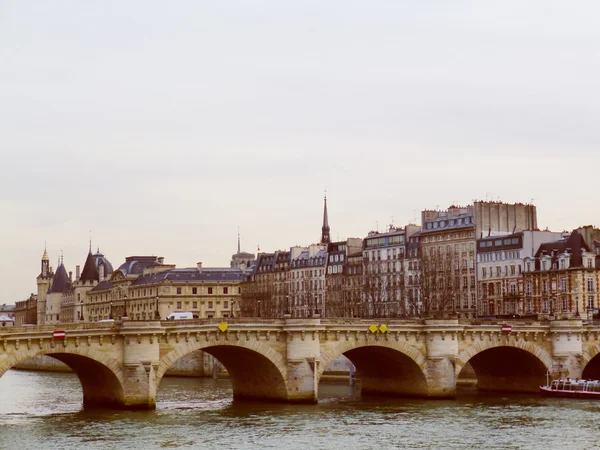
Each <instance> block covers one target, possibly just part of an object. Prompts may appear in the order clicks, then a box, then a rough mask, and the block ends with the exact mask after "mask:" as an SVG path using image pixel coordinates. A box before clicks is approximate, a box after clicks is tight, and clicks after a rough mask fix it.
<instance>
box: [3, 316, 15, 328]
mask: <svg viewBox="0 0 600 450" xmlns="http://www.w3.org/2000/svg"><path fill="white" fill-rule="evenodd" d="M14 326H15V319H14V318H12V317H10V316H7V315H2V314H0V327H14Z"/></svg>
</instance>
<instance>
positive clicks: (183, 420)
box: [0, 371, 600, 450]
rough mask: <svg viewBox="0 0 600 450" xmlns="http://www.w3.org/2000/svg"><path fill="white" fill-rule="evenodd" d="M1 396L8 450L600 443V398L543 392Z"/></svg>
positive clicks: (64, 389) (54, 379) (196, 386)
mask: <svg viewBox="0 0 600 450" xmlns="http://www.w3.org/2000/svg"><path fill="white" fill-rule="evenodd" d="M0 399H1V401H0V447H1V448H11V449H30V448H31V449H39V448H44V449H52V448H56V449H80V448H86V449H111V450H116V449H142V448H143V449H155V448H156V449H161V448H162V449H164V448H207V449H231V448H247V449H265V448H267V449H268V448H277V449H298V448H311V449H321V448H330V449H344V450H349V449H356V448H360V449H378V450H380V449H388V448H427V449H439V448H455V449H464V448H496V449H505V448H515V449H516V448H538V449H544V450H547V449H554V448H567V447H568V448H570V449H576V448H582V449H583V448H598V447H600V438H598V437H597V433H596V429H597V427H596V423H597V417H598V413H599V412H600V403H596V402H594V401H588V400H573V399H552V398H543V397H540V396H537V395H518V396H514V395H489V396H478V395H476V394H468V395H464V396H461V397H459V399H458V400H456V401H451V400H444V401H436V400H430V401H426V400H416V399H406V400H402V399H382V398H373V399H361V398H360V397H359V396H357V392H356V391H354V390H353V389H352V388H351V387H349V386H346V385H334V384H324V383H323V384H321V386H320V402H319V404H318V405H285V404H270V403H256V402H255V403H246V402H233V401H232V392H231V384H230V382H229V380H212V379H197V378H196V379H193V378H164V379H163V381H162V384H161V386H160V388H159V391H158V402H157V410H156V411H135V412H122V411H83V410H82V408H81V399H82V393H81V387H80V385H79V381H78V379H77V377H76V376H75V375H72V374H52V373H38V372H20V371H9V372H7V373H6V374H5V375H4V376H3V377H2V378H1V379H0Z"/></svg>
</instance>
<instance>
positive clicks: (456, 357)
mask: <svg viewBox="0 0 600 450" xmlns="http://www.w3.org/2000/svg"><path fill="white" fill-rule="evenodd" d="M507 325H511V327H512V329H511V331H510V332H506V330H505V332H503V331H502V324H501V323H492V322H487V323H485V322H476V321H462V320H461V321H459V320H422V321H380V322H375V323H374V322H367V321H363V320H321V319H319V318H312V319H282V320H272V321H261V320H260V319H227V323H218V322H214V321H211V320H180V321H123V322H119V321H117V322H114V323H83V324H65V325H57V326H50V325H45V326H37V327H23V328H6V329H0V376H2V375H3V374H4V373H5V372H6V371H7V370H9V369H10V368H11V367H14V366H15V365H17V364H19V363H20V362H22V361H24V360H27V359H29V358H31V357H34V356H38V355H50V356H52V357H54V358H56V359H58V360H60V361H62V362H64V363H66V364H67V365H69V366H70V367H71V368H72V369H73V370H74V371H75V372H76V373H77V375H78V376H79V380H80V382H81V385H82V390H83V404H84V407H111V408H128V409H152V408H155V406H156V391H157V388H158V386H159V384H160V381H161V379H162V377H163V376H164V374H165V372H166V371H167V369H169V368H170V367H171V366H172V365H173V364H174V363H175V361H177V360H178V359H179V358H181V357H183V356H185V355H187V354H188V353H190V352H193V351H196V350H203V351H205V352H207V353H209V354H211V355H213V356H214V357H215V358H217V359H218V360H219V361H220V362H221V363H222V364H223V365H224V366H225V367H226V369H227V370H228V372H229V374H230V376H231V380H232V386H233V395H234V398H236V399H244V398H247V399H248V398H249V399H261V400H271V401H280V402H290V403H314V402H316V401H317V393H318V386H319V380H320V378H321V376H322V374H323V371H324V369H325V368H326V367H327V365H328V364H329V363H330V362H331V361H333V360H334V359H335V358H337V357H339V356H340V355H345V356H347V357H348V358H349V359H350V360H351V361H352V362H353V363H354V365H355V366H356V369H357V374H358V377H359V379H360V380H361V383H362V393H363V394H374V395H389V396H393V395H394V396H418V397H430V398H452V397H454V396H455V395H456V380H457V378H458V376H459V374H460V373H461V370H462V369H463V368H464V367H465V365H467V363H469V366H470V367H472V370H474V372H475V375H476V377H477V380H478V385H479V388H481V389H492V390H503V391H536V390H537V386H538V385H539V384H543V383H544V382H545V380H546V373H547V372H549V374H550V376H551V377H558V376H570V377H579V378H581V377H583V378H596V379H600V358H596V356H597V354H598V353H599V352H600V346H599V334H600V325H598V324H593V323H583V322H582V321H581V320H570V321H546V322H525V321H512V322H508V323H507ZM57 330H62V331H64V336H65V337H64V338H59V337H56V336H55V333H54V332H55V331H57ZM469 370H471V369H469Z"/></svg>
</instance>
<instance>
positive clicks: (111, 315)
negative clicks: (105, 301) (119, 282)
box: [108, 300, 113, 319]
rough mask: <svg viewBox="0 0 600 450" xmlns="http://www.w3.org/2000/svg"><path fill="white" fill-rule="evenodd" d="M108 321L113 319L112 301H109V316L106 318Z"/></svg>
mask: <svg viewBox="0 0 600 450" xmlns="http://www.w3.org/2000/svg"><path fill="white" fill-rule="evenodd" d="M108 318H109V319H112V318H113V314H112V300H111V301H110V314H109V316H108Z"/></svg>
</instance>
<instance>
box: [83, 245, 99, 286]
mask: <svg viewBox="0 0 600 450" xmlns="http://www.w3.org/2000/svg"><path fill="white" fill-rule="evenodd" d="M80 280H81V281H99V280H100V273H98V267H96V261H94V255H92V252H91V251H90V252H89V253H88V255H87V258H86V260H85V264H84V265H83V271H82V272H81V277H80Z"/></svg>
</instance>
